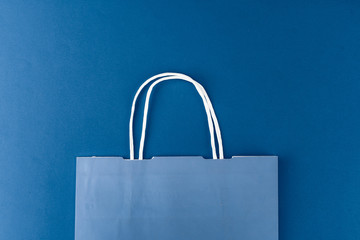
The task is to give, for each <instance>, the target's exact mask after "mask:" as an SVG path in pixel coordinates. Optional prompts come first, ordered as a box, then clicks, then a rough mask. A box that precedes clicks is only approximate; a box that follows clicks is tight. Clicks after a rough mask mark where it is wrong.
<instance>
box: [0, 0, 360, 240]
mask: <svg viewBox="0 0 360 240" xmlns="http://www.w3.org/2000/svg"><path fill="white" fill-rule="evenodd" d="M359 43H360V4H359V2H357V1H355V0H354V1H340V0H338V1H291V2H290V1H250V0H249V1H235V0H234V1H231V0H227V1H224V0H223V1H188V0H182V1H116V2H115V1H114V2H113V1H101V0H98V1H74V0H72V1H63V0H62V1H9V0H2V1H1V2H0V114H1V116H0V239H62V240H63V239H73V235H74V208H75V205H74V203H75V198H74V196H75V157H76V156H92V155H97V156H107V155H120V156H124V157H129V152H128V120H129V116H130V105H131V101H132V97H133V95H134V93H135V91H136V89H137V88H138V87H139V86H140V84H141V83H142V82H143V81H144V80H145V79H146V78H148V77H150V76H152V75H154V74H157V73H160V72H164V71H178V72H183V73H186V74H189V75H190V76H192V77H193V78H195V79H196V80H198V81H199V82H200V83H202V84H203V85H204V87H205V88H206V89H207V91H208V93H209V95H210V97H211V99H212V101H213V105H214V108H215V110H216V112H217V115H218V118H219V122H220V124H221V128H222V133H223V139H224V149H225V155H226V157H231V156H233V155H263V154H271V155H279V161H280V163H279V164H280V165H279V169H280V173H279V174H280V175H279V180H280V182H279V186H280V213H279V214H280V237H281V239H292V240H296V239H302V240H303V239H360V205H359V203H360V190H359V189H360V174H359V171H360V148H359V147H360V128H359V121H360V112H359V101H360V71H359V66H360V44H359ZM150 110H151V113H150V116H149V118H150V119H149V123H150V124H149V129H148V133H149V134H148V137H147V144H146V149H145V156H146V157H147V158H149V157H151V156H153V155H203V156H205V157H211V151H210V142H209V135H208V132H207V126H206V125H207V124H206V117H205V113H204V110H203V106H202V105H201V100H200V98H199V97H198V96H197V95H196V91H195V90H194V89H193V87H192V86H191V85H190V84H188V83H184V82H180V81H175V82H172V83H163V84H162V85H160V86H159V87H158V88H156V90H155V92H154V97H153V98H152V102H151V109H150ZM137 116H138V118H137V119H138V120H139V118H140V116H141V114H139V115H137ZM137 126H138V127H139V126H140V125H139V121H137ZM139 131H140V130H139V129H137V135H136V136H137V140H139V138H138V136H139ZM137 146H138V145H137Z"/></svg>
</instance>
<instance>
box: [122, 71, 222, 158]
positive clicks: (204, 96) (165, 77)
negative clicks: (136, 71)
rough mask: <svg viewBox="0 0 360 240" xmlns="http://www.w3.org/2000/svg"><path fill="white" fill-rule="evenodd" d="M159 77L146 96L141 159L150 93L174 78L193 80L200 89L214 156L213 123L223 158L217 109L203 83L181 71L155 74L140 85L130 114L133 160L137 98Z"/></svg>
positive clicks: (131, 153)
mask: <svg viewBox="0 0 360 240" xmlns="http://www.w3.org/2000/svg"><path fill="white" fill-rule="evenodd" d="M157 78H160V79H158V80H157V81H155V82H154V83H153V84H152V85H151V86H150V88H149V90H148V93H147V96H146V101H145V108H144V116H143V128H142V134H141V141H140V148H139V160H142V159H143V149H144V142H145V132H146V124H147V114H148V108H149V100H150V95H151V92H152V89H153V88H154V87H155V85H157V84H158V83H160V82H162V81H166V80H173V79H179V80H184V81H188V82H191V83H192V84H193V85H194V86H195V88H196V90H197V91H198V93H199V95H200V96H201V98H202V100H203V103H204V107H205V110H206V114H207V117H208V125H209V131H210V135H211V146H212V150H213V158H214V159H217V155H216V147H215V140H214V129H213V128H214V126H213V125H215V130H216V134H217V140H218V146H219V155H220V159H223V158H224V154H223V146H222V138H221V132H220V127H219V123H218V121H217V118H216V114H215V111H214V109H213V106H212V104H211V101H210V99H209V96H208V95H207V93H206V91H205V89H204V88H203V86H202V85H201V84H199V83H198V82H196V81H195V80H193V79H192V78H190V77H189V76H186V75H184V74H179V73H162V74H158V75H156V76H153V77H151V78H149V79H148V80H146V81H145V82H144V83H143V84H142V85H141V86H140V88H139V89H138V91H137V92H136V94H135V97H134V100H133V104H132V108H131V116H130V122H129V142H130V159H131V160H133V159H134V140H133V118H134V113H135V105H136V101H137V98H138V96H139V94H140V92H141V91H142V89H143V88H144V87H145V86H146V85H147V84H149V83H150V82H151V81H154V80H155V79H157ZM213 121H214V123H213Z"/></svg>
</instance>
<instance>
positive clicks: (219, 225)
mask: <svg viewBox="0 0 360 240" xmlns="http://www.w3.org/2000/svg"><path fill="white" fill-rule="evenodd" d="M173 79H179V80H184V81H188V82H191V83H192V84H194V86H195V88H196V90H197V91H198V93H199V94H200V96H201V98H202V100H203V103H204V107H205V111H206V114H207V120H208V125H209V131H210V137H211V147H212V155H213V158H212V159H204V158H203V157H200V156H176V157H153V158H152V159H145V160H144V159H143V150H144V143H145V132H146V123H147V113H148V109H149V100H150V95H151V92H152V90H153V88H154V86H155V85H156V84H158V83H160V82H162V81H167V80H173ZM149 83H152V84H151V86H150V87H149V89H148V92H147V95H146V100H145V108H144V116H143V125H142V134H141V141H140V148H139V157H138V159H135V158H134V144H133V142H134V141H133V118H134V112H135V105H136V100H137V97H138V96H139V94H140V92H141V91H142V89H143V88H144V87H145V86H146V85H147V84H149ZM129 127H130V129H129V139H130V159H124V158H122V157H78V158H77V160H76V210H75V240H123V239H124V240H165V239H166V240H177V239H183V240H191V239H194V240H195V239H196V240H200V239H209V240H235V239H239V240H277V239H278V158H277V156H241V157H238V156H236V157H232V158H229V159H225V158H224V153H223V147H222V139H221V132H220V128H219V123H218V121H217V118H216V115H215V112H214V109H213V106H212V104H211V101H210V99H209V97H208V95H207V93H206V91H205V89H204V88H203V87H202V86H201V85H200V84H199V83H198V82H196V81H194V80H193V79H192V78H190V77H188V76H186V75H184V74H179V73H163V74H159V75H156V76H154V77H152V78H150V79H148V80H147V81H145V82H144V83H143V84H142V85H141V87H140V88H139V90H138V91H137V93H136V95H135V97H134V101H133V105H132V108H131V117H130V125H129ZM215 135H216V140H217V143H218V144H217V146H218V152H217V149H216V144H215ZM218 155H219V156H218Z"/></svg>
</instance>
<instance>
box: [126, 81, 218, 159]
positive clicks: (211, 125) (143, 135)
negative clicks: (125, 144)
mask: <svg viewBox="0 0 360 240" xmlns="http://www.w3.org/2000/svg"><path fill="white" fill-rule="evenodd" d="M157 76H159V75H157ZM174 76H177V77H174ZM178 76H179V77H178ZM184 76H185V75H184ZM153 78H154V77H153ZM153 78H151V79H153ZM164 78H165V77H164ZM171 78H172V79H179V78H180V80H182V79H181V76H180V74H173V75H171ZM151 79H149V80H151ZM149 80H148V81H146V82H145V83H144V84H143V86H145V84H146V83H148V82H149ZM167 80H170V78H168V77H167ZM192 81H193V80H192ZM193 84H194V85H195V87H196V88H197V90H198V92H199V94H200V96H201V97H202V99H203V102H204V106H205V110H206V113H207V117H208V124H209V130H210V135H211V143H212V149H213V158H214V159H217V155H216V146H215V140H214V130H213V122H212V118H211V113H210V112H209V107H208V104H207V101H206V98H205V97H204V96H203V95H204V94H203V93H202V92H203V88H202V89H201V88H200V87H199V86H201V85H200V84H199V83H197V82H195V81H193ZM141 90H142V89H141V87H140V88H139V90H138V92H137V93H139V92H140V91H141ZM135 98H136V95H135ZM135 98H134V102H133V106H134V104H135V101H136V99H135ZM133 116H134V108H133V111H132V113H131V117H130V128H129V130H130V131H129V138H130V155H131V157H130V159H134V158H133V152H134V150H133V149H134V148H133V133H132V130H131V129H132V122H133V121H132V118H133ZM143 122H144V121H143ZM145 128H146V123H145ZM145 128H144V125H143V129H145ZM142 139H143V140H142V144H141V147H140V149H141V150H140V151H139V152H141V153H140V154H139V159H141V160H142V158H143V156H142V152H143V146H144V139H145V132H144V131H142Z"/></svg>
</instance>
